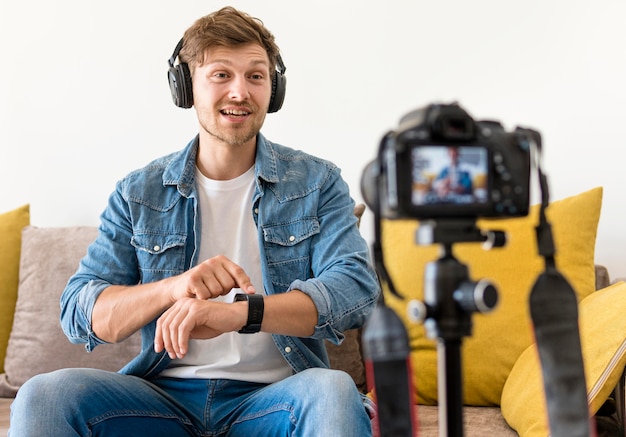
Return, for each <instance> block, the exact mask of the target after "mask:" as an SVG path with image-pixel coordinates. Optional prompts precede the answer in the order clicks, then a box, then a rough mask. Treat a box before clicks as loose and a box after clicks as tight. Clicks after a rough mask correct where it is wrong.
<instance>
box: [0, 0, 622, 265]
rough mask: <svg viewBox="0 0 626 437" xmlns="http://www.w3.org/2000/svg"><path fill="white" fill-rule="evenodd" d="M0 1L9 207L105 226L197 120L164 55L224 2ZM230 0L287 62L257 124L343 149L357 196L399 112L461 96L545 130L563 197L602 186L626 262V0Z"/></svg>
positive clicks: (37, 219) (0, 102) (2, 143)
mask: <svg viewBox="0 0 626 437" xmlns="http://www.w3.org/2000/svg"><path fill="white" fill-rule="evenodd" d="M0 1H1V3H0V44H1V46H0V54H1V56H2V68H0V147H1V153H0V175H1V177H2V185H1V188H0V190H1V191H0V193H1V194H0V211H6V210H9V209H12V208H14V207H17V206H19V205H22V204H24V203H30V204H31V212H32V223H33V224H35V225H38V226H65V225H78V224H87V225H95V224H97V222H98V216H99V214H100V212H101V210H102V208H103V207H104V206H105V203H106V200H107V197H108V195H109V193H110V191H111V190H112V189H113V186H114V183H115V181H116V180H117V179H118V178H120V177H122V176H123V175H124V174H126V173H127V172H128V171H130V170H132V169H134V168H136V167H138V166H140V165H143V164H144V163H145V162H147V161H148V160H149V159H152V158H154V157H156V156H160V155H162V154H165V153H168V152H170V151H173V150H178V149H180V148H181V147H183V146H184V145H185V144H186V142H187V141H188V140H189V139H190V138H191V137H192V136H193V135H194V134H195V132H196V121H195V114H194V112H193V110H186V111H185V110H182V109H178V108H176V107H174V105H173V104H172V102H171V99H170V95H169V89H168V86H167V79H166V69H167V64H166V60H167V59H168V58H169V56H170V55H171V53H172V50H173V48H174V46H175V45H176V43H177V41H178V40H179V38H180V37H181V36H182V33H183V31H184V30H185V29H186V28H187V27H188V26H189V25H190V24H191V23H192V22H193V21H194V20H195V19H196V18H198V17H199V16H201V15H205V14H206V13H209V12H210V11H212V10H214V9H217V8H219V7H221V6H223V5H225V4H227V2H224V1H211V2H209V1H190V0H180V1H176V2H173V1H171V0H169V1H163V0H150V1H148V0H141V1H140V0H133V1H126V0H124V1H121V0H109V1H106V2H102V1H99V2H96V1H86V0H57V1H50V0H22V1H19V2H16V1H9V0H0ZM230 4H232V5H234V6H236V7H239V8H241V9H243V10H246V11H248V12H250V13H251V14H252V15H255V16H258V17H260V18H262V19H263V21H264V22H265V23H266V25H267V26H268V27H269V28H270V29H271V30H272V31H273V32H274V34H275V35H276V38H277V40H278V43H279V45H280V47H281V49H282V52H283V58H284V60H285V63H286V64H287V77H288V87H287V98H286V101H285V105H284V107H283V109H282V110H281V111H280V112H278V113H277V114H273V115H269V116H268V119H267V122H266V125H265V128H264V133H265V134H266V136H268V137H269V138H270V139H272V140H274V141H277V142H280V143H283V144H286V145H290V146H293V147H297V148H302V149H305V150H307V151H309V152H312V153H314V154H317V155H320V156H323V157H325V158H328V159H331V160H333V161H334V162H336V163H337V164H338V165H339V166H340V167H342V169H343V174H344V176H345V178H346V179H347V181H348V182H349V183H350V185H351V187H352V192H353V196H354V197H355V198H356V199H357V200H360V199H361V194H360V189H359V181H360V177H361V171H362V169H363V167H364V166H365V165H366V163H367V162H369V161H370V160H371V159H372V158H373V157H374V154H375V151H376V149H377V147H378V141H379V140H380V137H381V136H382V135H383V134H384V133H385V132H386V131H387V130H388V129H392V128H395V127H396V124H397V121H398V119H399V118H400V117H401V116H402V115H404V114H405V113H406V112H408V111H409V110H412V109H415V108H417V107H421V106H424V105H426V104H428V103H431V102H435V101H443V102H450V101H453V100H458V101H459V102H460V103H461V105H462V106H464V107H465V108H466V109H467V110H468V111H469V112H470V113H471V114H472V115H473V116H474V117H475V118H494V119H499V120H501V121H502V122H503V123H504V124H505V126H506V127H507V129H512V128H513V127H515V126H516V125H526V126H531V127H535V128H537V129H539V130H540V131H541V132H542V133H543V135H544V147H545V159H544V165H545V169H546V171H547V173H548V175H549V177H550V182H551V194H552V199H553V200H556V199H560V198H563V197H566V196H570V195H574V194H577V193H579V192H581V191H585V190H588V189H590V188H593V187H596V186H603V187H604V204H603V211H602V218H601V222H600V227H599V235H598V241H597V250H596V261H597V262H599V263H603V264H605V265H607V266H608V267H609V268H610V270H611V273H612V276H626V262H623V261H622V256H621V255H622V252H623V251H622V248H624V247H626V230H625V229H624V225H623V224H622V223H623V217H624V216H625V213H626V202H624V198H623V195H622V190H623V187H624V182H625V181H626V175H624V173H623V171H622V168H623V163H622V161H623V160H622V158H621V156H622V155H623V152H622V150H623V148H624V146H625V142H626V140H625V139H624V138H625V136H626V132H625V130H624V129H623V126H624V125H625V124H626V123H625V122H624V120H625V119H626V111H625V110H624V105H625V104H626V86H625V85H624V81H625V80H626V59H625V56H624V53H625V48H624V42H625V41H626V26H624V24H623V22H624V17H626V2H624V1H623V0H598V1H593V2H592V1H589V0H567V1H566V0H525V1H501V0H476V1H467V0H440V1H426V0H413V1H409V0H406V1H398V0H396V1H394V0H388V1H385V2H378V1H369V2H363V1H360V0H346V1H337V0H318V1H315V2H300V1H291V0H272V1H269V0H268V1H263V2H261V1H258V0H257V1H254V0H247V1H245V0H241V1H231V2H230ZM370 221H371V217H369V221H368V220H367V219H366V222H365V223H364V226H365V228H364V229H365V232H366V233H367V232H368V230H369V229H370V228H369V227H370V226H371V224H369V223H370Z"/></svg>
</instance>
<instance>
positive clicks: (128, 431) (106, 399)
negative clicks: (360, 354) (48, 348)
mask: <svg viewBox="0 0 626 437" xmlns="http://www.w3.org/2000/svg"><path fill="white" fill-rule="evenodd" d="M366 406H367V407H369V406H371V404H369V400H367V399H364V398H363V397H362V396H361V394H360V393H359V392H358V390H357V389H356V386H355V385H354V383H353V381H352V378H351V377H350V376H349V375H348V374H347V373H345V372H341V371H337V370H329V369H308V370H305V371H303V372H300V373H297V374H295V375H293V376H291V377H289V378H287V379H285V380H283V381H280V382H277V383H274V384H269V385H267V384H257V383H250V382H242V381H233V380H223V379H220V380H204V379H174V378H160V379H155V380H151V381H146V380H144V379H141V378H138V377H135V376H129V375H121V374H118V373H112V372H106V371H102V370H95V369H64V370H58V371H55V372H52V373H47V374H42V375H38V376H35V377H33V378H32V379H30V380H29V381H27V382H26V383H25V384H24V385H23V386H22V388H21V389H20V390H19V392H18V395H17V397H16V399H15V401H14V402H13V405H12V406H11V428H10V430H9V436H14V437H29V436H33V437H35V436H36V437H40V436H47V437H57V436H58V437H70V436H106V437H115V436H144V435H145V436H150V437H156V436H168V437H172V436H242V437H251V436H263V437H266V436H307V437H308V436H321V437H332V436H337V437H350V436H354V437H365V436H370V435H371V432H372V431H371V425H370V418H369V416H368V413H367V411H366Z"/></svg>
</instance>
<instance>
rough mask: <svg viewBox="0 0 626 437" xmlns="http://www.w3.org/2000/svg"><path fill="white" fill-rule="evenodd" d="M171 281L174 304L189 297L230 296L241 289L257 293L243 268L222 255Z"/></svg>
mask: <svg viewBox="0 0 626 437" xmlns="http://www.w3.org/2000/svg"><path fill="white" fill-rule="evenodd" d="M171 279H172V284H171V301H172V304H173V303H174V302H176V301H178V300H179V299H182V298H187V297H194V298H197V299H204V300H206V299H212V298H215V297H218V296H223V295H226V294H228V293H229V292H230V291H231V290H232V289H233V288H240V289H241V291H242V292H244V293H254V292H255V289H254V286H253V285H252V282H250V277H249V276H248V275H247V274H246V272H245V271H244V270H243V268H241V267H240V266H239V265H238V264H235V263H234V262H232V261H231V260H230V259H228V258H226V257H225V256H222V255H218V256H215V257H213V258H209V259H207V260H206V261H203V262H202V263H200V264H198V265H197V266H195V267H194V268H192V269H190V270H188V271H186V272H185V273H182V274H181V275H179V276H176V277H173V278H171Z"/></svg>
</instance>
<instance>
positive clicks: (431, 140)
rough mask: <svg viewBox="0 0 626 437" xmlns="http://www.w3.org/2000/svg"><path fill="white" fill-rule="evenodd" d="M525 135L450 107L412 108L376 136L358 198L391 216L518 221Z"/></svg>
mask: <svg viewBox="0 0 626 437" xmlns="http://www.w3.org/2000/svg"><path fill="white" fill-rule="evenodd" d="M525 132H526V131H525V130H524V129H520V128H517V129H516V130H515V131H514V132H506V131H505V130H504V128H503V126H502V124H501V123H500V122H498V121H475V120H474V119H472V117H471V116H470V115H469V114H468V113H467V112H466V111H465V110H464V109H463V108H461V107H460V106H459V105H458V104H456V103H452V104H431V105H428V106H426V107H424V108H421V109H417V110H414V111H412V112H410V113H408V114H406V115H405V116H404V117H402V119H401V120H400V123H399V126H398V129H397V130H395V131H391V132H389V133H387V134H386V135H385V136H384V137H383V139H382V140H381V144H380V148H379V151H378V157H377V159H376V160H374V161H373V162H372V163H370V164H369V165H368V166H367V167H366V169H365V171H364V173H363V179H362V181H361V185H362V186H361V188H362V191H363V195H364V198H365V201H366V203H368V204H370V205H372V204H376V205H377V206H379V212H380V215H381V216H383V217H386V218H390V219H396V218H416V219H447V218H455V219H457V218H471V219H475V218H477V217H492V218H499V217H500V218H506V217H518V216H525V215H527V214H528V210H529V204H530V168H531V150H530V149H531V147H530V143H529V141H528V140H527V135H525Z"/></svg>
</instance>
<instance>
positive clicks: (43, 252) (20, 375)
mask: <svg viewBox="0 0 626 437" xmlns="http://www.w3.org/2000/svg"><path fill="white" fill-rule="evenodd" d="M96 232H97V230H96V228H95V227H67V228H37V227H33V226H29V227H27V228H25V229H24V231H23V234H22V253H21V261H20V273H19V288H18V296H17V304H16V307H15V317H14V320H13V328H12V330H11V335H10V338H9V343H8V347H7V351H6V359H5V363H4V364H5V366H4V368H5V373H3V374H1V375H0V396H2V397H11V396H14V395H15V393H16V391H17V389H18V388H19V387H20V386H21V385H22V384H23V383H24V382H25V381H26V380H28V379H29V378H30V377H32V376H34V375H36V374H39V373H43V372H50V371H52V370H56V369H60V368H65V367H94V368H100V369H105V370H112V371H117V370H119V369H120V368H121V367H122V366H123V365H124V364H126V363H127V362H128V361H130V359H131V358H132V357H134V356H135V355H136V354H137V353H138V351H139V349H140V336H139V335H134V336H132V337H131V338H129V339H128V340H126V341H124V342H122V343H119V344H115V345H102V346H99V347H98V348H96V349H95V350H94V351H93V352H91V353H87V352H86V351H85V348H84V346H82V345H76V344H71V343H70V342H69V341H68V340H67V338H66V337H65V335H64V334H63V331H62V330H61V326H60V322H59V315H60V306H59V299H60V296H61V293H62V292H63V289H64V288H65V285H66V283H67V281H68V279H69V278H70V276H71V275H72V274H73V273H74V272H75V271H76V269H77V268H78V263H79V261H80V259H81V258H82V257H83V256H84V255H85V253H87V246H88V245H89V243H91V242H92V241H93V240H94V239H95V237H96Z"/></svg>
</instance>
